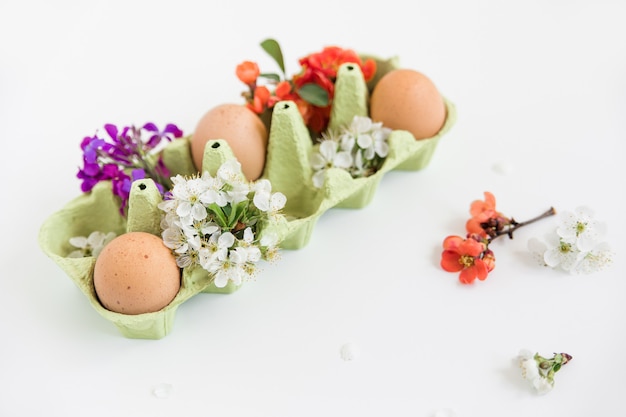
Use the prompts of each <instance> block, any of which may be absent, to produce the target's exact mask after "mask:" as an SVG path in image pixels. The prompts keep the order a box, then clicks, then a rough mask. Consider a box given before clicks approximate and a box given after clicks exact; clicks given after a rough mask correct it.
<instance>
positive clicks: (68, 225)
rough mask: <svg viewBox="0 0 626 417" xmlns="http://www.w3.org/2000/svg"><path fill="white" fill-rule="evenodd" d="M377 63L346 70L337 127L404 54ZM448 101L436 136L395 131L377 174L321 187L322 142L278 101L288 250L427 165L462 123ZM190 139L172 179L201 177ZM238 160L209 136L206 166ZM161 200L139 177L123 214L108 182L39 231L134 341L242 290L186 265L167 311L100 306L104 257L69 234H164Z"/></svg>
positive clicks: (155, 335)
mask: <svg viewBox="0 0 626 417" xmlns="http://www.w3.org/2000/svg"><path fill="white" fill-rule="evenodd" d="M376 61H377V68H378V71H377V73H376V75H375V77H374V79H373V80H371V81H370V82H369V83H366V82H365V81H364V78H363V74H362V72H361V70H360V68H359V67H358V66H357V65H354V64H344V65H342V66H341V67H340V69H339V72H338V75H337V81H336V85H335V96H334V98H333V107H332V111H331V117H330V121H329V127H330V128H332V129H335V128H339V127H341V126H345V125H348V124H349V123H350V122H351V121H352V119H353V117H354V116H356V115H358V116H367V115H368V101H369V95H370V93H371V91H372V89H373V88H374V86H375V85H376V82H377V81H378V80H379V79H380V78H381V77H382V76H383V75H384V74H385V73H386V72H388V71H391V70H393V69H396V68H399V64H398V60H397V58H391V59H389V60H380V59H377V58H376ZM444 103H445V106H446V120H445V123H444V125H443V127H442V128H441V130H440V131H439V132H438V133H437V134H436V135H435V136H433V137H431V138H427V139H420V140H416V139H415V137H414V136H413V135H412V134H411V133H409V132H408V131H404V130H394V131H392V133H391V134H390V136H389V138H388V143H389V153H388V156H387V157H386V159H385V161H384V163H383V165H382V166H381V167H380V169H379V170H378V171H377V172H376V173H375V174H373V175H371V176H369V177H364V178H352V176H351V175H350V174H349V173H348V172H346V171H344V170H342V169H338V168H331V169H328V170H327V171H326V178H325V181H324V184H323V186H322V187H321V188H317V187H315V186H314V185H313V180H312V178H313V169H312V167H311V165H310V157H311V154H312V153H313V152H314V151H315V150H316V149H317V147H318V146H319V144H316V143H315V142H314V140H313V138H312V136H311V134H310V132H309V130H308V129H307V127H306V125H305V123H304V121H303V119H302V116H301V115H300V113H299V111H298V108H297V106H296V105H295V103H293V102H291V101H282V102H279V103H277V104H276V106H275V107H274V109H273V112H272V117H271V127H270V133H269V140H268V148H267V154H266V163H265V167H264V171H263V174H262V176H261V178H264V179H268V180H269V181H270V182H271V184H272V191H273V192H282V193H283V194H285V196H286V197H287V203H286V206H285V207H284V209H283V214H284V215H285V216H284V219H283V221H282V222H279V223H277V224H276V225H274V226H273V227H275V229H276V230H275V231H276V232H277V233H278V235H279V236H280V238H281V244H280V247H281V248H283V249H287V250H294V249H300V248H303V247H304V246H306V245H307V244H308V242H309V241H310V239H311V235H312V233H313V231H314V229H315V226H316V224H317V221H318V219H319V218H320V217H321V216H322V215H323V214H324V213H325V212H326V211H328V210H329V209H331V208H338V209H341V208H344V209H360V208H363V207H365V206H366V205H368V204H369V203H370V202H371V200H372V198H373V197H374V195H375V193H376V190H377V188H378V186H379V184H380V181H381V179H382V177H383V176H384V174H385V173H387V172H389V171H391V170H419V169H422V168H424V167H425V166H426V165H427V164H428V163H429V162H430V159H431V157H432V155H433V153H434V150H435V148H436V146H437V143H438V141H439V139H440V138H441V137H442V136H443V135H444V134H445V133H446V132H447V131H448V130H449V129H450V128H451V127H452V126H453V124H454V123H455V121H456V110H455V107H454V105H453V104H452V103H451V102H450V101H448V100H447V99H446V98H445V97H444ZM190 139H191V136H186V137H183V138H180V139H176V140H174V141H172V142H170V143H169V144H168V145H167V146H166V148H165V149H164V150H163V151H162V157H163V161H164V163H165V165H166V166H167V167H168V168H169V170H170V172H171V174H172V176H175V175H183V176H192V175H197V174H198V170H197V169H196V167H195V166H194V163H193V160H192V156H191V147H190ZM233 158H235V156H234V154H233V152H232V150H231V149H230V147H229V145H228V142H227V141H226V140H224V139H214V140H210V141H208V142H207V144H206V146H205V151H204V159H203V166H202V170H203V171H208V172H209V173H210V174H211V175H215V174H216V172H217V169H218V168H219V167H220V166H221V164H222V163H223V162H225V161H227V160H229V159H233ZM161 201H162V196H161V194H160V192H159V191H158V189H157V187H156V185H155V183H154V182H153V181H152V180H151V179H141V180H137V181H135V182H133V184H132V187H131V191H130V197H129V202H128V213H127V216H126V217H125V216H123V215H122V214H121V213H120V211H119V207H120V206H119V204H120V202H119V199H118V197H116V196H115V195H114V194H113V193H112V188H111V182H110V181H103V182H100V183H98V184H97V185H96V186H95V187H94V188H93V189H92V190H91V191H90V192H88V193H83V194H81V195H79V196H78V197H76V198H75V199H73V200H71V201H70V202H68V203H67V204H66V205H65V206H64V207H63V208H61V209H60V210H59V211H57V212H56V213H54V214H52V215H51V216H50V217H48V218H47V219H46V220H45V222H44V223H43V225H42V227H41V228H40V231H39V236H38V240H39V245H40V247H41V248H42V250H43V252H44V253H45V254H46V255H47V256H48V257H50V258H51V259H52V260H53V261H54V262H55V263H56V264H57V265H59V267H60V268H61V269H62V270H63V271H64V272H65V273H66V274H67V275H68V276H69V277H70V278H71V279H72V281H73V282H74V283H75V284H76V285H77V286H78V288H79V289H80V290H81V291H82V293H83V294H84V295H85V296H86V297H87V298H88V299H89V301H90V303H91V304H92V306H93V308H94V309H95V310H96V311H97V312H98V313H99V314H100V315H101V316H102V317H104V318H105V319H107V320H109V321H110V322H112V323H113V324H114V325H115V326H116V327H117V328H118V329H119V331H120V332H121V334H122V335H123V336H125V337H128V338H139V339H161V338H163V337H164V336H166V335H168V334H169V333H170V332H171V330H172V328H173V323H174V319H175V314H176V311H177V309H178V307H179V306H180V305H181V304H182V303H184V302H185V301H187V300H188V299H190V298H191V297H193V296H195V295H197V294H199V293H222V294H228V293H232V292H233V291H236V290H237V289H238V288H239V287H240V286H237V285H234V284H232V283H229V284H228V285H227V286H226V287H223V288H218V287H216V286H215V285H214V284H213V277H212V276H211V275H210V274H209V273H208V272H207V271H205V270H204V269H202V268H200V267H195V268H194V267H192V268H184V269H182V270H181V287H180V290H179V292H178V294H177V295H176V297H175V298H174V299H173V300H172V301H171V302H170V303H169V304H168V305H167V306H166V307H164V308H163V309H161V310H159V311H156V312H152V313H144V314H136V315H127V314H121V313H116V312H113V311H110V310H107V309H106V308H104V307H103V306H102V304H101V303H100V301H99V300H98V296H97V294H96V291H95V287H94V281H93V272H94V267H95V263H96V258H95V257H84V258H70V257H68V255H69V253H70V252H71V251H72V250H74V249H75V248H74V247H73V246H72V245H70V243H69V241H70V238H72V237H74V236H88V235H89V234H90V233H91V232H93V231H103V232H114V233H115V234H116V235H121V234H123V233H127V232H131V231H142V232H147V233H151V234H154V235H156V236H159V237H160V236H161V226H160V222H161V216H162V212H161V211H160V209H159V208H158V204H159V203H160V202H161Z"/></svg>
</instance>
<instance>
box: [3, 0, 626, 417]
mask: <svg viewBox="0 0 626 417" xmlns="http://www.w3.org/2000/svg"><path fill="white" fill-rule="evenodd" d="M409 4H411V6H410V8H408V5H409ZM625 19H626V3H624V2H623V1H618V0H615V1H609V0H599V1H588V2H585V1H569V0H568V1H565V0H558V1H555V0H548V1H543V0H542V1H534V0H531V1H524V2H502V1H461V0H459V1H437V2H434V1H433V2H424V1H418V2H406V1H394V0H384V1H380V2H367V1H359V2H356V1H355V2H339V1H326V0H320V1H316V2H306V3H305V2H302V3H301V2H293V1H290V2H271V1H270V2H252V1H244V2H241V1H239V2H236V1H233V2H223V1H222V2H208V1H206V2H195V1H193V2H192V1H176V2H169V1H145V2H137V1H117V0H114V1H109V0H107V1H91V2H79V1H71V0H66V1H22V0H20V1H17V0H15V1H13V0H8V1H7V0H1V1H0V141H1V142H0V143H1V144H2V149H1V151H0V172H1V174H2V177H1V178H2V184H3V187H2V197H1V200H2V203H1V204H0V210H1V215H0V222H1V223H0V230H1V231H2V238H1V240H2V252H1V255H0V256H1V258H0V260H1V264H0V268H1V269H0V271H2V272H1V273H0V276H1V278H0V326H1V329H2V339H1V342H0V415H2V416H21V415H41V416H43V415H45V416H73V415H76V416H78V415H80V416H112V415H120V416H171V415H177V414H180V413H185V415H188V416H221V417H230V416H233V417H234V416H237V417H239V416H246V417H257V416H268V417H270V416H271V417H308V416H412V417H416V416H424V417H426V416H428V417H432V416H434V415H435V413H436V412H437V411H441V410H444V409H448V410H451V411H453V412H454V413H455V415H456V416H457V417H502V416H507V417H517V416H535V417H540V416H568V417H579V416H580V417H582V416H591V415H605V416H618V415H625V414H626V405H624V401H623V395H624V392H625V389H626V381H625V376H624V375H625V371H626V355H625V354H624V352H626V337H625V336H624V332H625V330H626V302H625V301H626V291H625V290H626V281H625V280H624V272H623V271H624V268H625V265H624V258H623V254H624V251H625V250H626V246H625V245H624V243H623V242H624V236H625V235H626V233H625V232H626V228H625V226H624V224H625V223H624V213H625V212H626V211H625V210H624V201H625V197H626V196H625V191H624V190H625V187H624V186H625V179H626V168H625V164H624V158H625V157H626V152H625V151H626V146H625V144H624V143H625V139H626V137H625V133H624V132H626V26H625V25H624V21H625ZM268 37H273V38H275V39H277V40H278V41H279V42H280V43H281V45H282V47H283V51H284V53H285V59H286V63H287V72H288V73H290V74H293V73H295V72H296V71H297V69H298V64H297V59H298V58H300V57H302V56H305V55H307V54H309V53H312V52H317V51H319V50H321V49H322V47H324V46H327V45H338V46H342V47H346V48H352V49H355V50H357V51H359V52H364V53H370V54H375V55H378V56H381V57H391V56H395V55H397V56H399V57H400V62H401V64H402V65H403V66H404V67H407V68H413V69H417V70H419V71H421V72H423V73H425V74H426V75H428V76H429V77H430V78H431V79H432V80H433V81H434V82H435V84H436V85H437V87H438V88H439V89H440V91H441V92H442V93H443V94H444V95H445V96H446V97H447V98H448V99H450V100H451V101H452V102H453V103H454V104H455V105H456V106H457V111H458V121H457V123H456V125H455V126H454V127H453V128H452V130H451V131H450V133H449V134H447V135H446V136H444V138H443V139H442V140H441V142H440V144H439V146H438V148H437V150H436V152H435V155H434V157H433V159H432V161H431V163H430V165H429V166H428V167H427V168H426V169H424V170H422V171H416V172H396V171H394V172H390V173H388V174H387V175H386V176H385V177H384V178H383V180H382V182H381V184H380V187H379V189H378V191H377V193H376V195H375V197H374V199H373V201H372V202H371V204H370V205H368V206H367V207H365V208H363V209H360V210H340V209H334V210H330V211H328V212H326V213H325V214H324V216H323V217H322V218H321V219H320V221H319V222H318V224H317V225H316V228H315V230H314V232H313V235H312V238H311V241H310V243H309V244H308V245H307V246H306V247H304V248H302V249H300V250H297V251H284V252H283V256H282V259H281V260H280V262H279V263H278V264H276V265H266V266H264V269H263V271H262V273H261V274H260V276H259V277H258V278H257V280H256V281H255V282H251V283H249V284H247V285H245V286H244V287H243V288H242V289H241V290H239V291H238V292H236V293H234V294H230V295H209V294H199V295H198V296H196V297H194V298H192V299H191V300H189V301H188V302H186V303H185V304H184V305H182V306H181V307H180V308H179V309H178V312H177V315H176V319H175V324H174V329H173V331H172V333H170V334H169V335H168V336H166V337H165V338H164V339H161V340H158V341H154V340H132V339H127V338H124V337H123V336H121V334H120V333H119V332H118V330H117V329H116V328H115V326H114V325H113V324H112V323H110V322H108V321H106V320H105V319H103V318H102V317H101V316H100V315H99V314H98V313H97V312H96V311H95V310H94V309H93V308H92V307H91V305H90V304H89V302H88V300H87V298H86V297H84V296H83V294H82V293H81V292H80V291H79V290H78V288H77V287H76V286H75V285H74V283H73V282H72V281H71V280H70V279H69V278H68V277H67V276H66V275H65V274H64V273H63V272H62V271H61V269H60V268H59V267H57V265H56V264H55V263H54V262H53V261H52V260H50V259H49V258H47V257H46V256H45V255H44V254H43V253H42V251H41V250H40V248H39V247H38V244H37V234H38V231H39V228H40V226H41V224H42V223H43V222H44V221H45V219H46V218H47V217H48V216H49V215H51V214H52V213H53V212H54V211H57V210H59V209H61V208H62V207H63V205H64V204H65V203H66V202H68V201H69V200H70V199H72V198H74V197H76V196H77V195H79V193H80V188H79V186H80V182H79V180H78V179H76V177H75V175H76V171H77V169H78V166H79V165H80V164H81V152H80V148H79V144H80V141H81V140H82V138H83V137H84V136H87V135H92V134H93V133H94V132H95V130H96V129H100V128H101V127H102V125H103V124H105V123H115V124H118V125H128V124H139V125H140V124H143V123H144V122H147V121H152V122H154V123H156V124H157V125H159V126H163V125H164V124H165V123H168V122H174V123H177V124H178V125H179V126H180V127H181V128H182V129H183V130H184V131H185V132H186V133H191V132H192V131H193V129H194V128H195V124H196V122H197V120H198V119H199V118H200V116H201V115H202V114H204V112H206V111H207V110H208V109H210V108H211V107H213V106H215V105H217V104H221V103H223V102H237V103H238V102H241V97H240V92H241V91H242V84H241V83H240V82H239V81H238V80H237V78H236V76H235V73H234V69H235V66H236V65H237V64H238V63H240V62H241V61H243V60H254V61H257V62H259V64H260V65H261V67H262V68H264V69H267V70H275V69H276V68H275V67H274V66H273V64H272V61H271V60H270V59H269V58H268V57H267V56H266V55H265V53H264V52H263V51H262V49H261V48H260V46H259V43H260V42H261V41H262V40H263V39H265V38H268ZM497 167H500V168H502V167H504V168H505V169H504V170H502V169H496V168H497ZM486 190H489V191H491V192H493V193H494V194H495V196H496V198H497V201H498V208H499V210H500V211H502V212H503V213H505V214H507V215H509V216H514V217H515V218H516V219H517V220H524V219H527V218H530V217H533V216H535V215H536V214H539V213H541V212H543V211H544V210H546V209H547V208H548V207H550V206H551V205H553V206H554V207H556V208H557V210H561V211H563V210H573V209H574V208H575V207H577V206H579V205H588V206H590V207H591V208H593V209H594V210H595V212H596V215H597V217H598V219H600V220H603V221H606V223H607V224H608V225H609V236H608V240H609V242H610V243H611V245H612V247H613V249H614V251H615V253H616V255H615V260H614V263H613V265H612V266H611V268H610V269H609V270H607V271H605V272H601V273H598V274H594V275H589V276H585V275H582V276H571V275H567V274H564V273H559V272H556V271H552V270H548V269H544V268H541V267H539V266H537V265H535V264H534V263H533V262H532V260H531V259H530V257H529V255H528V253H527V251H526V242H527V240H528V239H529V238H530V237H532V236H538V237H541V236H542V235H543V234H544V233H545V232H547V231H548V230H549V229H550V228H551V227H552V226H553V225H554V222H553V221H552V219H551V220H545V221H543V222H541V223H536V224H534V225H532V226H529V227H527V228H525V229H520V230H519V231H518V232H517V234H516V235H515V238H514V239H513V240H508V239H501V240H500V241H498V242H494V244H493V245H492V247H493V250H494V252H495V255H496V258H497V266H496V269H495V270H494V271H493V272H492V273H491V274H490V276H489V278H488V279H487V280H486V281H484V282H477V283H476V284H474V285H472V286H464V285H461V284H460V283H459V282H458V280H457V276H456V274H450V273H447V272H444V271H443V270H441V268H440V267H439V264H438V263H439V256H440V252H441V242H442V240H443V238H444V237H445V236H447V235H450V234H463V233H464V224H465V220H466V218H467V217H468V215H469V213H468V210H469V204H470V202H471V201H472V200H475V199H478V198H482V195H483V191H486ZM345 343H353V346H355V347H357V348H358V352H359V354H358V356H357V357H356V358H355V360H353V361H348V362H346V361H344V360H342V359H341V357H340V354H339V351H340V348H341V346H342V345H344V344H345ZM520 348H528V349H531V350H533V351H538V352H540V353H542V354H544V355H551V354H552V352H556V351H563V352H568V353H570V354H572V355H573V357H574V359H573V360H572V362H571V363H570V364H568V365H567V366H566V367H565V368H563V369H562V370H561V371H560V372H559V373H558V374H557V376H556V385H555V388H554V390H553V391H552V392H550V393H549V394H547V395H545V396H537V395H535V394H534V393H533V392H532V391H531V390H530V389H529V387H528V386H527V384H526V383H525V381H523V380H522V379H521V377H520V375H519V370H518V369H517V368H516V367H515V365H514V364H513V362H512V359H513V358H514V357H515V355H516V354H517V353H518V351H519V349H520ZM159 384H166V385H169V386H171V391H170V392H169V395H167V398H157V397H156V396H155V395H154V394H153V389H154V387H156V386H159Z"/></svg>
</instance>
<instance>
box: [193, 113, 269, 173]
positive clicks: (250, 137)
mask: <svg viewBox="0 0 626 417" xmlns="http://www.w3.org/2000/svg"><path fill="white" fill-rule="evenodd" d="M212 139H223V140H225V141H226V142H227V143H228V145H229V146H230V149H231V150H232V151H233V154H234V155H235V158H237V160H238V161H239V163H240V164H241V170H242V172H243V174H244V175H245V176H246V178H247V179H248V180H249V181H254V180H256V179H258V178H259V177H260V176H261V175H262V174H263V168H264V167H265V154H266V151H267V141H268V133H267V128H266V127H265V125H264V124H263V122H262V121H261V118H260V117H259V116H258V115H257V114H256V113H254V112H253V111H252V110H250V109H248V108H247V107H246V106H243V105H239V104H222V105H219V106H217V107H214V108H213V109H211V110H209V111H208V112H207V113H206V114H205V115H204V116H202V118H201V119H200V121H199V122H198V125H197V127H196V130H195V131H194V133H193V135H192V136H191V156H192V158H193V163H194V165H195V166H196V169H198V171H201V170H202V157H203V155H204V148H205V146H206V143H207V142H208V141H209V140H212Z"/></svg>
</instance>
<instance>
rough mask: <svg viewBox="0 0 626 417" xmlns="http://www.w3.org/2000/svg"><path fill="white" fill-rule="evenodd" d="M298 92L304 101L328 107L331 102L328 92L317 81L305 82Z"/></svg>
mask: <svg viewBox="0 0 626 417" xmlns="http://www.w3.org/2000/svg"><path fill="white" fill-rule="evenodd" d="M296 92H297V93H298V95H299V96H300V97H302V99H303V100H304V101H306V102H308V103H311V104H312V105H314V106H318V107H326V106H328V104H329V102H330V98H329V97H328V92H327V91H326V90H324V89H323V88H322V87H320V86H319V85H317V84H315V83H307V84H304V85H302V87H300V88H299V89H298V90H297V91H296Z"/></svg>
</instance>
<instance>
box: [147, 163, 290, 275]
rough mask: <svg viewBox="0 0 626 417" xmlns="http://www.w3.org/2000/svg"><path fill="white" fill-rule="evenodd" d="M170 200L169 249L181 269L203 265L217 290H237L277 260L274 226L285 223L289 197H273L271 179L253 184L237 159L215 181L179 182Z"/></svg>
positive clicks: (165, 222)
mask: <svg viewBox="0 0 626 417" xmlns="http://www.w3.org/2000/svg"><path fill="white" fill-rule="evenodd" d="M172 182H173V184H174V186H173V188H172V190H171V192H170V195H169V196H167V197H166V199H165V200H163V202H161V203H160V204H159V208H160V209H161V210H163V211H164V213H165V214H164V216H163V218H162V221H161V228H162V230H163V232H162V237H163V242H164V244H165V246H167V247H168V248H170V249H172V251H173V253H174V255H175V256H176V262H177V264H178V266H179V267H180V268H186V267H190V266H195V265H200V266H201V267H202V268H204V269H205V270H207V271H208V272H209V273H210V274H212V275H213V276H214V281H213V282H214V284H215V285H216V286H217V287H224V286H226V284H228V282H229V281H232V282H233V283H235V284H236V285H239V284H241V283H242V281H243V279H247V278H250V277H252V276H253V275H254V273H255V272H256V263H257V262H258V261H259V260H261V259H263V260H268V261H269V260H272V259H274V258H275V257H276V256H277V251H278V244H279V243H280V242H279V238H278V235H277V234H276V233H275V232H273V231H272V228H271V227H268V226H270V225H271V224H273V223H274V222H276V221H278V220H279V218H281V217H282V214H281V213H280V210H281V209H282V208H283V207H284V206H285V203H286V197H285V196H284V195H283V194H282V193H279V192H275V193H272V186H271V184H270V182H269V181H268V180H266V179H261V180H258V181H255V182H253V183H250V182H248V181H247V180H246V179H245V177H244V176H243V174H242V173H241V165H240V164H239V162H238V161H237V160H235V159H231V160H229V161H226V162H224V163H223V164H222V166H221V167H220V168H219V169H218V171H217V173H216V176H215V177H213V176H211V175H210V174H209V173H208V172H204V173H203V174H202V175H201V176H195V177H191V178H187V177H183V176H180V175H178V176H176V177H174V178H172Z"/></svg>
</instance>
